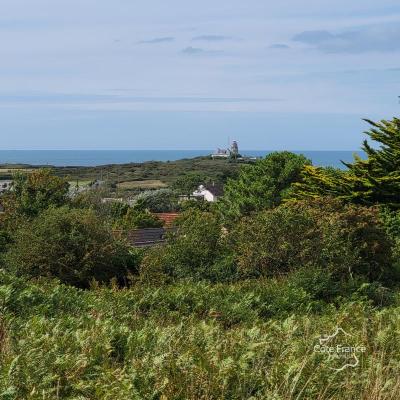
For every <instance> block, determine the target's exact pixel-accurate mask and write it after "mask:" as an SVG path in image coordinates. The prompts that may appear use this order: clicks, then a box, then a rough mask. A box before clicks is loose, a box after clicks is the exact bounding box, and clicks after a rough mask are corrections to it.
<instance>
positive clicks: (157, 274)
mask: <svg viewBox="0 0 400 400" xmlns="http://www.w3.org/2000/svg"><path fill="white" fill-rule="evenodd" d="M225 254H226V247H225V242H224V239H223V237H222V225H221V222H220V221H219V219H218V217H217V216H216V215H215V214H212V213H210V212H202V211H199V210H196V209H192V210H189V211H187V212H185V213H184V214H183V215H182V216H181V217H180V220H179V221H177V230H176V231H173V232H172V233H171V234H170V237H169V238H168V240H167V244H166V245H164V246H162V247H156V248H154V249H152V250H150V251H149V253H148V254H147V255H146V257H145V258H144V260H143V263H142V265H141V268H140V274H141V276H142V279H143V280H146V281H160V280H164V281H165V280H170V279H176V278H178V279H179V278H190V279H194V280H201V279H209V280H216V279H217V277H218V278H219V279H221V266H220V264H219V263H221V262H222V261H221V260H222V259H223V257H224V255H225ZM214 266H215V268H214ZM231 274H232V270H230V269H229V268H228V269H226V271H225V276H224V277H223V278H224V279H225V280H226V279H230V278H231Z"/></svg>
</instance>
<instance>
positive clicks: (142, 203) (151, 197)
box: [134, 189, 179, 213]
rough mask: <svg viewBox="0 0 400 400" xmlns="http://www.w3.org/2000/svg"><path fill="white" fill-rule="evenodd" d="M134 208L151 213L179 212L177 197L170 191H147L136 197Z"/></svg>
mask: <svg viewBox="0 0 400 400" xmlns="http://www.w3.org/2000/svg"><path fill="white" fill-rule="evenodd" d="M134 208H135V209H137V210H141V211H144V210H148V211H151V212H155V213H157V212H160V213H161V212H174V211H177V210H179V204H178V196H177V194H176V193H175V192H174V191H173V190H171V189H159V190H149V191H146V192H143V193H141V194H139V195H138V196H137V197H136V202H135V204H134Z"/></svg>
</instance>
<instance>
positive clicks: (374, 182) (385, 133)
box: [293, 118, 400, 209]
mask: <svg viewBox="0 0 400 400" xmlns="http://www.w3.org/2000/svg"><path fill="white" fill-rule="evenodd" d="M365 121H366V122H368V123H369V124H370V125H371V129H370V130H369V131H367V132H365V133H366V134H367V135H368V136H369V138H370V139H372V140H373V141H374V142H376V143H378V144H380V146H379V147H372V146H371V145H370V144H369V143H368V140H365V141H364V143H363V146H362V150H363V151H364V152H365V153H366V155H367V158H366V159H362V158H361V157H359V156H355V159H354V162H353V163H343V164H344V165H345V166H346V167H347V171H345V172H342V173H338V172H336V173H333V172H332V171H330V170H327V169H324V168H316V167H312V166H306V167H305V168H304V170H303V173H302V176H303V179H302V181H301V182H299V183H296V184H295V185H294V186H295V190H294V191H293V195H294V197H295V198H300V199H302V198H316V197H320V196H325V195H330V196H334V197H337V198H340V199H342V200H344V201H347V202H352V203H358V204H364V205H373V204H385V205H387V206H388V207H390V208H392V209H399V208H400V119H398V118H394V119H393V120H391V121H385V120H382V121H380V122H377V123H376V122H373V121H370V120H365Z"/></svg>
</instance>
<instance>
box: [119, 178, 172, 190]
mask: <svg viewBox="0 0 400 400" xmlns="http://www.w3.org/2000/svg"><path fill="white" fill-rule="evenodd" d="M117 187H118V189H123V190H134V189H160V188H165V187H168V185H167V184H166V183H164V182H162V181H160V180H159V179H148V180H141V181H127V182H121V183H118V184H117Z"/></svg>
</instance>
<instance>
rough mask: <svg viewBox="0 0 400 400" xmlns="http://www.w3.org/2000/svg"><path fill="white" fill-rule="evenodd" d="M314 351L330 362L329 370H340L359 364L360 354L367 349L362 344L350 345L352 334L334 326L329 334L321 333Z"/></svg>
mask: <svg viewBox="0 0 400 400" xmlns="http://www.w3.org/2000/svg"><path fill="white" fill-rule="evenodd" d="M318 341H319V343H318V344H316V345H315V346H314V352H316V353H320V354H324V355H326V356H327V357H328V361H329V362H330V363H331V364H332V367H329V368H330V369H331V370H333V371H336V372H340V371H343V370H345V369H347V368H356V367H358V365H359V364H360V356H361V355H362V354H363V353H365V352H366V351H367V349H366V347H365V346H364V345H359V344H357V345H351V344H349V343H352V342H354V340H353V339H352V335H350V334H349V333H347V332H346V331H345V330H344V329H343V328H340V327H338V328H336V330H335V332H333V333H332V334H331V335H322V336H321V337H320V338H319V340H318Z"/></svg>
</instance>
